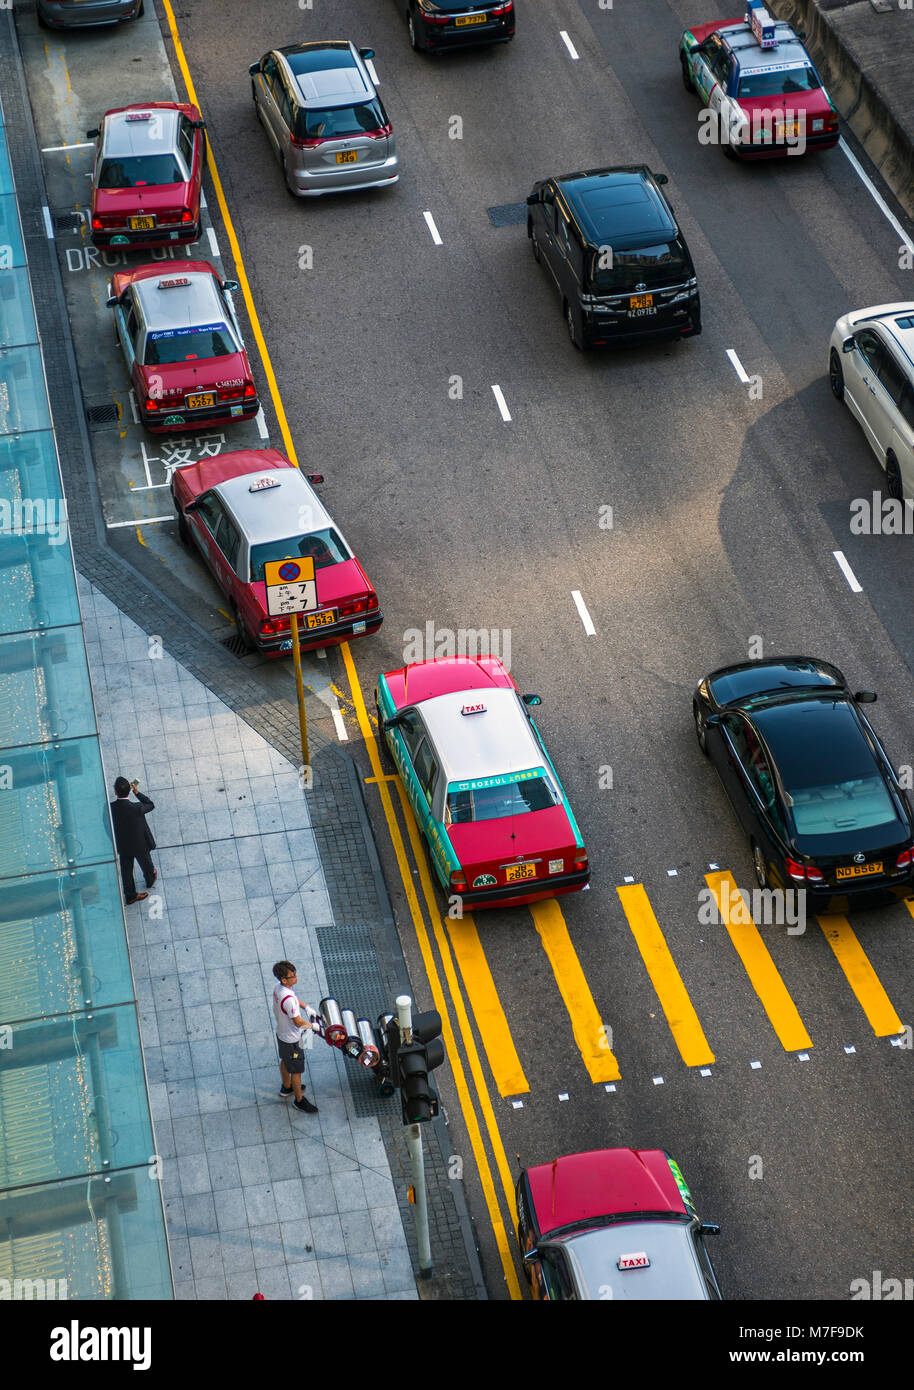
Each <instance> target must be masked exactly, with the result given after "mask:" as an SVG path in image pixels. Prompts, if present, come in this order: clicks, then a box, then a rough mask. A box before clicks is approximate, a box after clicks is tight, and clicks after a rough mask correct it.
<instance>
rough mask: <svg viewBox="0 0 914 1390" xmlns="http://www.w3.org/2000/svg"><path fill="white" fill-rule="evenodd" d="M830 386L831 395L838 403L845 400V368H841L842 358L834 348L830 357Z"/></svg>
mask: <svg viewBox="0 0 914 1390" xmlns="http://www.w3.org/2000/svg"><path fill="white" fill-rule="evenodd" d="M828 384H829V386H830V387H831V393H832V395H833V396H834V398H835V400H836V401H843V400H844V368H843V367H842V366H841V358H840V357H839V356H838V354H837V352H835V349H834V348H832V350H831V352H830V353H829V355H828Z"/></svg>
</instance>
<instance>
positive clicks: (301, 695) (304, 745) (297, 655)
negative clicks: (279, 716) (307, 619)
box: [291, 613, 311, 785]
mask: <svg viewBox="0 0 914 1390" xmlns="http://www.w3.org/2000/svg"><path fill="white" fill-rule="evenodd" d="M291 619H292V621H291V627H292V660H293V661H294V662H295V689H296V691H297V692H298V727H299V730H300V731H301V755H302V760H303V762H304V765H305V768H306V769H307V768H309V767H310V766H311V755H310V754H309V752H308V724H307V721H306V720H305V687H304V685H303V684H302V675H301V652H300V651H299V649H298V614H297V613H293V614H292V615H291ZM307 783H308V778H307V776H306V777H305V785H307Z"/></svg>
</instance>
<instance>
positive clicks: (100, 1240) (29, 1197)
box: [0, 1168, 253, 1364]
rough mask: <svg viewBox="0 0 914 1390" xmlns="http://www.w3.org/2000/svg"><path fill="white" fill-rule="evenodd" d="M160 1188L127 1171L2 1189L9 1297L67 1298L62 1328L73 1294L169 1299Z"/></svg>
mask: <svg viewBox="0 0 914 1390" xmlns="http://www.w3.org/2000/svg"><path fill="white" fill-rule="evenodd" d="M161 1187H162V1184H161V1183H160V1182H151V1181H150V1178H149V1172H148V1170H147V1169H146V1168H127V1169H122V1170H121V1171H120V1172H114V1173H111V1174H110V1175H109V1177H108V1180H107V1182H106V1181H105V1178H103V1177H98V1178H89V1179H86V1178H79V1179H77V1180H75V1181H72V1180H71V1181H70V1182H55V1183H48V1184H45V1186H43V1187H26V1188H20V1189H19V1190H17V1191H13V1192H0V1279H7V1280H9V1282H10V1284H12V1285H13V1287H12V1288H11V1290H10V1292H9V1294H7V1297H9V1298H42V1299H45V1300H52V1299H53V1300H55V1301H62V1300H63V1299H67V1300H70V1302H69V1303H68V1305H67V1306H68V1311H66V1310H65V1309H64V1308H61V1310H60V1323H61V1325H62V1326H68V1325H69V1320H70V1317H71V1315H72V1314H73V1312H74V1309H73V1306H72V1301H73V1300H74V1299H84V1300H95V1299H102V1298H129V1299H141V1298H152V1299H171V1298H173V1297H174V1288H173V1285H172V1282H171V1271H170V1269H169V1264H168V1246H167V1244H166V1240H165V1224H164V1217H163V1214H162V1196H161ZM16 1279H19V1280H41V1281H42V1282H41V1283H40V1284H38V1283H33V1284H28V1283H20V1285H19V1291H18V1292H16V1285H15V1280H16ZM252 1279H253V1276H252ZM252 1287H253V1283H252ZM51 1306H53V1304H51ZM153 1364H155V1362H153Z"/></svg>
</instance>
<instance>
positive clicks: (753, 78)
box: [737, 67, 822, 97]
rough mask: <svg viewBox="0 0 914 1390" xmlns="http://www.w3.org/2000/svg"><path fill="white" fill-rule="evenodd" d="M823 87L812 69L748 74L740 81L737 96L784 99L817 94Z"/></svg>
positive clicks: (802, 68)
mask: <svg viewBox="0 0 914 1390" xmlns="http://www.w3.org/2000/svg"><path fill="white" fill-rule="evenodd" d="M821 86H822V83H821V82H820V81H819V79H818V77H817V76H816V74H815V69H814V68H811V67H796V68H788V69H787V70H786V71H785V72H748V73H745V74H744V75H743V76H742V77H740V79H739V91H738V92H737V95H738V96H741V97H783V96H790V95H791V93H793V92H817V91H818V90H819V88H820V87H821Z"/></svg>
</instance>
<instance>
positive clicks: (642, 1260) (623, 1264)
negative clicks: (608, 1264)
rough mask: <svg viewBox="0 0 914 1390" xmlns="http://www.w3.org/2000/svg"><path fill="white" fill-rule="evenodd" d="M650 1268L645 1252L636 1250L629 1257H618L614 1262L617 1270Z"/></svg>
mask: <svg viewBox="0 0 914 1390" xmlns="http://www.w3.org/2000/svg"><path fill="white" fill-rule="evenodd" d="M650 1266H651V1262H650V1260H649V1259H648V1257H647V1251H646V1250H636V1251H635V1252H634V1253H633V1254H631V1255H620V1256H619V1258H618V1260H617V1261H616V1268H617V1269H650Z"/></svg>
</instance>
